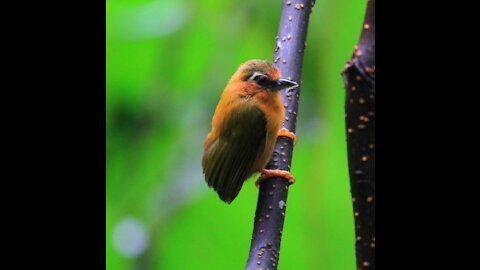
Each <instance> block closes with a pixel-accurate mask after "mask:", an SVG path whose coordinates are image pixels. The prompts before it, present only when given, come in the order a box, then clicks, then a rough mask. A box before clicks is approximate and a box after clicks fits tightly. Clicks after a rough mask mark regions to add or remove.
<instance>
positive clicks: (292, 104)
mask: <svg viewBox="0 0 480 270" xmlns="http://www.w3.org/2000/svg"><path fill="white" fill-rule="evenodd" d="M314 2H315V1H311V0H308V1H307V0H301V1H287V0H284V1H283V2H282V16H281V20H280V27H279V32H278V36H277V38H276V46H275V52H274V55H273V58H274V60H273V62H274V63H275V65H276V66H277V67H278V68H279V69H280V71H281V72H282V76H283V77H284V78H288V79H289V80H294V81H296V82H298V83H299V84H300V85H301V80H300V79H301V73H302V65H303V55H304V49H305V40H306V36H307V28H308V20H309V17H310V13H311V9H312V7H313V5H314ZM299 96H300V87H297V88H293V89H289V90H287V91H283V92H282V98H283V102H284V107H285V119H284V122H283V127H284V128H286V129H288V130H290V131H292V132H295V130H296V122H297V111H298V100H299ZM292 151H293V143H292V140H291V139H289V138H286V137H279V138H278V139H277V143H276V145H275V150H274V152H273V156H272V159H271V160H270V162H269V163H268V164H267V166H266V168H267V169H280V170H285V171H290V166H291V161H292ZM288 187H289V184H288V181H286V180H285V179H282V178H278V177H274V178H270V179H267V180H264V181H262V182H261V185H260V188H259V189H260V190H259V196H258V202H257V210H256V213H255V221H254V229H253V235H252V242H251V245H250V254H249V257H248V262H247V267H246V269H248V270H255V269H264V270H265V269H276V268H277V267H278V260H279V256H280V255H279V254H280V242H281V239H282V232H283V223H284V219H285V211H286V203H287V195H288Z"/></svg>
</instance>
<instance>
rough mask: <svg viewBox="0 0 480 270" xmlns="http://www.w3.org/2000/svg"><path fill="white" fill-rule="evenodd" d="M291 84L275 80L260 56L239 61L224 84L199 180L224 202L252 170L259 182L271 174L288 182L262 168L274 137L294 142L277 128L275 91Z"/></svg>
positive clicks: (279, 111)
mask: <svg viewBox="0 0 480 270" xmlns="http://www.w3.org/2000/svg"><path fill="white" fill-rule="evenodd" d="M297 86H298V84H297V83H296V82H293V81H290V80H285V79H281V74H280V70H278V68H277V67H275V65H273V64H272V63H270V62H268V61H263V60H250V61H247V62H245V63H243V64H242V65H240V67H239V68H238V70H237V71H236V72H235V74H234V75H233V76H232V78H231V79H230V81H229V82H228V84H227V86H226V88H225V90H224V91H223V94H222V96H221V98H220V101H219V103H218V105H217V108H216V110H215V114H214V116H213V120H212V130H211V131H210V133H209V134H208V136H207V139H206V140H205V144H204V152H203V159H202V166H203V173H204V175H205V181H206V182H207V183H208V186H209V187H213V189H214V190H215V191H216V192H217V193H218V195H219V197H220V199H222V200H223V201H224V202H226V203H230V202H232V201H233V200H234V199H235V197H237V195H238V193H239V192H240V189H241V188H242V185H243V182H244V181H246V180H247V179H248V178H249V177H250V176H252V175H253V174H255V173H257V172H261V173H262V176H261V177H260V178H259V181H260V180H263V179H266V178H269V177H272V176H280V177H283V178H286V179H288V180H290V181H294V179H293V176H292V175H291V174H290V173H289V172H287V171H280V170H265V169H264V168H265V165H266V164H267V162H268V160H269V159H270V157H271V155H272V152H273V149H274V147H275V142H276V139H277V136H287V137H290V138H292V139H294V140H296V136H295V134H293V133H292V132H290V131H288V130H287V129H285V128H283V129H281V126H282V122H283V119H284V117H285V111H284V107H283V102H282V96H281V95H280V92H279V90H282V89H287V88H292V87H297ZM259 181H257V186H258V182H259Z"/></svg>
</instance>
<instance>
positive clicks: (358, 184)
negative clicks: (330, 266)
mask: <svg viewBox="0 0 480 270" xmlns="http://www.w3.org/2000/svg"><path fill="white" fill-rule="evenodd" d="M343 78H344V81H345V90H346V105H345V117H346V126H347V147H348V165H349V174H350V185H351V193H352V201H353V209H354V218H355V235H356V255H357V269H375V0H369V1H368V3H367V12H366V15H365V20H364V24H363V30H362V34H361V36H360V41H359V43H358V45H357V46H356V47H355V51H354V53H353V56H352V59H351V60H350V61H349V62H348V63H347V66H346V68H345V70H344V71H343Z"/></svg>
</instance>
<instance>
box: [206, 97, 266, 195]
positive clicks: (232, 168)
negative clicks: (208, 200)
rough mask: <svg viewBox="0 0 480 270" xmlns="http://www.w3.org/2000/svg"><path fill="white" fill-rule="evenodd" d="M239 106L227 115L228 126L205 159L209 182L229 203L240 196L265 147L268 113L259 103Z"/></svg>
mask: <svg viewBox="0 0 480 270" xmlns="http://www.w3.org/2000/svg"><path fill="white" fill-rule="evenodd" d="M239 107H240V109H238V110H236V111H234V112H233V113H232V114H231V115H230V116H226V117H225V119H226V120H225V121H226V122H225V123H224V127H225V128H223V129H222V132H221V133H220V135H219V137H218V138H217V140H216V141H214V142H213V143H212V144H211V145H210V147H209V148H208V149H206V152H205V153H204V155H203V160H202V164H203V172H204V174H205V180H206V182H207V183H208V185H209V186H210V187H213V189H214V190H215V191H216V192H217V193H218V195H219V197H220V199H222V200H223V201H225V202H227V203H230V202H232V201H233V199H235V197H237V195H238V193H239V192H240V189H241V188H242V185H243V182H244V181H245V180H246V179H247V178H248V177H250V176H251V174H252V172H253V169H254V168H253V165H254V164H255V161H256V160H257V159H258V157H259V156H260V155H261V154H262V153H263V151H264V150H265V141H266V133H267V132H266V124H267V121H266V119H265V114H264V113H263V111H262V110H261V109H260V108H258V106H256V105H247V106H239Z"/></svg>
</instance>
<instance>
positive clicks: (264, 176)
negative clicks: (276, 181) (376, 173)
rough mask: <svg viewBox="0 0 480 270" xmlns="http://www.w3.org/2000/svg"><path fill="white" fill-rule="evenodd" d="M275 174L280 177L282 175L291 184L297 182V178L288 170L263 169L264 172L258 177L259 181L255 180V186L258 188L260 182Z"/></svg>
mask: <svg viewBox="0 0 480 270" xmlns="http://www.w3.org/2000/svg"><path fill="white" fill-rule="evenodd" d="M274 176H278V177H282V178H285V179H287V180H288V183H290V185H291V184H293V183H295V178H293V175H292V174H291V173H290V172H288V171H282V170H267V169H263V170H262V174H261V175H260V177H259V178H258V179H257V181H255V186H257V188H258V187H259V186H260V183H261V182H262V181H263V180H266V179H268V178H271V177H274Z"/></svg>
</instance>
